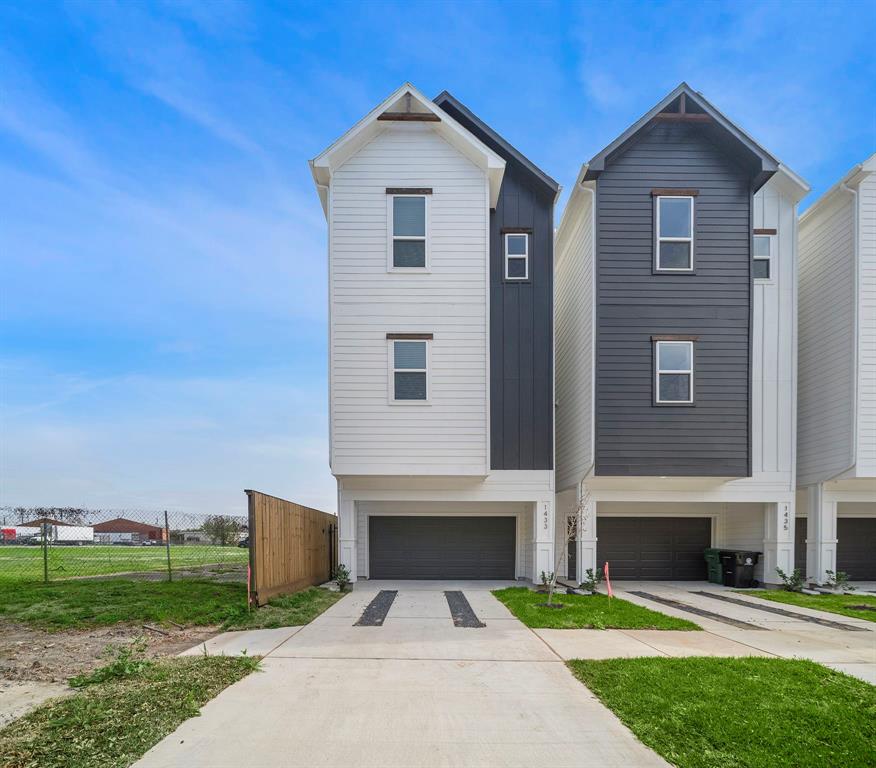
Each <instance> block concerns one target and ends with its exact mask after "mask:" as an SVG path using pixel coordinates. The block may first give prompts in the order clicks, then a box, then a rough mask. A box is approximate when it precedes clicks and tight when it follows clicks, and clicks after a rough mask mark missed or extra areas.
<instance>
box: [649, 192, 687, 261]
mask: <svg viewBox="0 0 876 768" xmlns="http://www.w3.org/2000/svg"><path fill="white" fill-rule="evenodd" d="M655 199H656V201H657V202H656V205H657V213H656V216H657V228H656V231H655V234H656V236H657V238H656V247H655V248H654V271H655V272H693V271H694V220H695V216H694V207H695V206H696V198H695V197H694V196H693V195H658V196H657V197H656V198H655ZM661 200H690V237H661V236H660V201H661ZM660 243H690V262H689V264H690V266H688V267H661V266H660Z"/></svg>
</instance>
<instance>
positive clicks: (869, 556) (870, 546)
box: [836, 517, 876, 581]
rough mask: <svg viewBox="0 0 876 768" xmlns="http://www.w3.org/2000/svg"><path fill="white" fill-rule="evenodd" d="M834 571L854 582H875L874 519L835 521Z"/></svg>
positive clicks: (875, 531)
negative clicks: (846, 575)
mask: <svg viewBox="0 0 876 768" xmlns="http://www.w3.org/2000/svg"><path fill="white" fill-rule="evenodd" d="M836 538H837V545H836V569H837V571H845V572H846V573H848V574H849V576H850V577H851V578H852V579H853V580H854V581H876V517H840V518H837V521H836Z"/></svg>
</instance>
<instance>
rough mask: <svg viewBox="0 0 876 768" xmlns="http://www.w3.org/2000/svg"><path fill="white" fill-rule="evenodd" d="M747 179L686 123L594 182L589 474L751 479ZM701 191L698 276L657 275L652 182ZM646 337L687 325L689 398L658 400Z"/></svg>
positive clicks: (657, 134) (644, 139)
mask: <svg viewBox="0 0 876 768" xmlns="http://www.w3.org/2000/svg"><path fill="white" fill-rule="evenodd" d="M750 182H751V178H750V176H749V174H748V173H747V172H746V170H745V168H744V167H743V164H742V163H741V162H740V161H739V160H738V159H735V158H734V157H732V156H730V155H729V154H727V153H725V151H724V150H722V149H719V148H718V147H717V146H716V145H715V144H714V143H712V142H711V141H709V140H708V139H706V138H705V137H704V136H703V135H702V133H701V132H699V130H698V129H697V128H696V127H695V126H692V125H690V124H686V123H661V124H657V125H656V126H654V127H653V128H651V129H648V130H645V131H643V132H642V134H641V135H640V136H639V137H638V138H637V139H636V140H635V141H634V143H633V144H632V145H631V146H630V147H629V148H627V149H625V150H624V151H623V152H622V153H621V154H620V155H619V156H618V157H616V158H615V159H613V160H611V161H610V162H608V163H607V164H606V168H605V170H604V171H603V172H602V174H601V175H600V177H599V178H598V180H597V192H596V194H597V208H596V220H597V237H596V243H597V245H596V250H597V257H596V258H597V299H596V301H597V310H596V317H597V320H596V322H597V338H596V344H597V356H596V359H597V361H596V365H597V384H596V474H597V475H606V476H612V475H616V476H631V475H644V476H653V475H667V476H716V477H718V476H720V477H747V476H748V475H749V469H750V452H749V441H750V435H749V373H750V370H749V354H750V349H749V334H750V330H751V328H750V311H751V287H752V286H751V267H750V243H751V197H752V195H751V187H750ZM667 187H671V188H693V189H697V190H699V195H698V197H697V198H696V203H695V221H694V254H695V255H694V261H695V269H696V273H695V274H684V275H671V274H653V273H652V266H653V263H654V201H653V198H652V196H651V190H652V189H655V188H667ZM652 334H657V335H659V334H694V335H697V336H698V337H699V339H698V341H697V342H696V344H695V353H694V367H695V385H694V391H695V401H696V403H695V405H694V406H693V407H677V406H669V407H655V406H654V405H653V395H654V392H653V389H654V384H653V378H654V376H653V344H652V341H651V336H652Z"/></svg>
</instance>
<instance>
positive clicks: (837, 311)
mask: <svg viewBox="0 0 876 768" xmlns="http://www.w3.org/2000/svg"><path fill="white" fill-rule="evenodd" d="M854 219H855V210H854V202H853V198H852V196H851V195H850V194H848V193H844V192H840V193H837V194H834V195H832V196H831V197H830V198H828V199H827V200H825V201H823V202H822V203H820V204H818V208H817V209H815V210H813V211H812V212H811V213H809V214H808V215H806V216H804V217H803V218H802V220H801V221H800V224H799V236H800V244H799V251H800V255H799V260H800V265H799V272H800V280H799V285H800V288H799V314H798V339H799V352H798V364H797V365H798V367H797V371H798V373H797V375H798V384H797V398H798V412H797V483H798V485H800V486H803V485H810V484H812V483H817V482H821V481H823V480H826V479H829V478H831V477H834V476H835V475H837V474H839V473H841V472H844V471H846V470H847V469H848V468H849V467H850V465H851V464H852V463H853V461H854V456H853V442H854V423H853V422H854V412H855V407H854V406H855V392H854V388H855V387H854V384H855V311H856V308H855V303H856V297H855V250H854Z"/></svg>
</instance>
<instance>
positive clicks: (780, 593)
mask: <svg viewBox="0 0 876 768" xmlns="http://www.w3.org/2000/svg"><path fill="white" fill-rule="evenodd" d="M739 591H740V592H741V593H742V594H743V595H752V596H753V597H760V598H762V599H763V600H771V601H772V602H774V603H785V604H786V605H799V606H800V607H801V608H812V609H814V610H816V611H827V612H828V613H838V614H839V615H840V616H850V617H851V618H853V619H864V620H865V621H876V595H859V594H855V593H853V594H851V595H804V594H803V593H802V592H785V591H784V590H780V589H758V590H739ZM853 605H868V606H870V608H871V610H867V609H866V608H865V609H863V610H855V609H854V608H852V607H851V606H853Z"/></svg>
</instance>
